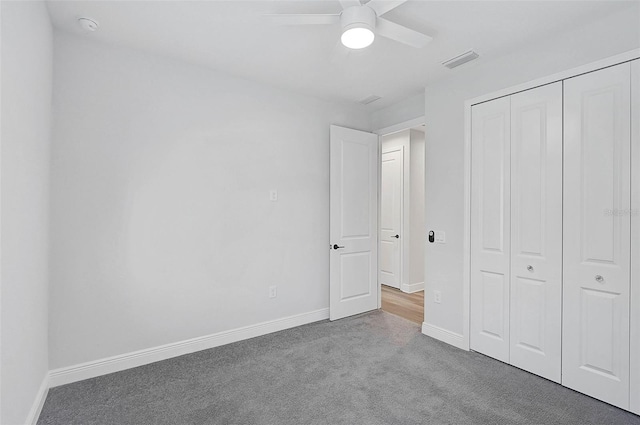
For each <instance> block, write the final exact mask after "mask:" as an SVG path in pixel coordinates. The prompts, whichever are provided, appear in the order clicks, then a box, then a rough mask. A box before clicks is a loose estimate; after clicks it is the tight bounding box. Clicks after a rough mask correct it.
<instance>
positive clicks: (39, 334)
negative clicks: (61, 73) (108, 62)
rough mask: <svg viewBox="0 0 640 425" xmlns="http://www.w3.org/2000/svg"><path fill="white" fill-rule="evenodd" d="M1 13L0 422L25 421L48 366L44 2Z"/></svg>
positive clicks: (5, 7) (47, 42) (7, 5)
mask: <svg viewBox="0 0 640 425" xmlns="http://www.w3.org/2000/svg"><path fill="white" fill-rule="evenodd" d="M0 8H1V13H2V38H1V39H2V113H1V120H2V125H1V126H0V127H1V128H2V130H1V137H2V139H1V140H2V145H1V165H0V169H1V177H0V178H1V181H2V187H1V193H2V195H1V204H2V207H1V210H0V212H1V214H2V225H1V227H0V235H1V250H2V265H1V270H2V271H1V273H0V275H1V276H0V279H1V280H0V283H1V289H0V291H1V295H0V299H1V308H0V310H1V314H0V323H1V326H2V329H1V331H0V334H1V335H2V340H1V343H0V346H1V350H0V359H1V360H0V376H1V377H2V382H1V385H0V391H1V394H0V396H1V400H2V406H0V407H1V408H0V411H1V412H2V413H1V416H0V423H2V424H22V423H25V422H26V421H27V420H28V419H29V416H30V415H32V414H33V413H34V412H32V404H33V403H34V400H36V399H37V394H38V391H39V389H40V388H41V386H42V384H43V381H44V379H45V377H46V374H47V372H48V369H49V365H48V360H47V350H48V347H47V286H48V279H49V270H48V259H47V256H48V249H49V246H48V245H49V227H48V223H49V145H50V143H49V140H50V127H51V126H50V122H51V72H52V70H51V67H52V33H51V25H50V23H49V16H48V13H47V10H46V7H45V5H44V3H42V2H6V1H3V2H1V3H0Z"/></svg>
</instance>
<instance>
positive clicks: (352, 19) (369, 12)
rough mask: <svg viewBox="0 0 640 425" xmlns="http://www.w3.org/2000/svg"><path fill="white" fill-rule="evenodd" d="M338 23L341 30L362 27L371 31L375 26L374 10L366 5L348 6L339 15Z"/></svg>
mask: <svg viewBox="0 0 640 425" xmlns="http://www.w3.org/2000/svg"><path fill="white" fill-rule="evenodd" d="M340 24H341V25H342V31H343V32H344V31H347V30H349V29H351V28H363V27H364V28H368V29H369V30H371V31H372V32H373V31H374V30H375V28H376V12H375V11H374V10H373V9H371V8H370V7H367V6H352V7H348V8H346V9H345V10H343V11H342V14H341V15H340Z"/></svg>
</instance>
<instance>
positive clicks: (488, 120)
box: [470, 97, 511, 362]
mask: <svg viewBox="0 0 640 425" xmlns="http://www.w3.org/2000/svg"><path fill="white" fill-rule="evenodd" d="M510 124H511V119H510V99H509V97H504V98H500V99H496V100H492V101H490V102H486V103H481V104H479V105H474V106H473V107H472V108H471V178H472V182H471V312H470V316H471V320H470V322H471V323H470V345H471V349H472V350H474V351H477V352H480V353H483V354H486V355H488V356H491V357H493V358H496V359H498V360H502V361H504V362H508V361H509V254H510V235H509V233H510V215H509V204H510V200H509V196H510V193H509V190H510V189H509V185H510V138H511V136H510Z"/></svg>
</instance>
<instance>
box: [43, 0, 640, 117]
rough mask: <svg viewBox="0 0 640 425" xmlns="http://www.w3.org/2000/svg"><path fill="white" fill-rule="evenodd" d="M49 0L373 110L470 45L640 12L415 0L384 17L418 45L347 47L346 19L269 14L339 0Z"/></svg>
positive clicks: (503, 49) (136, 40)
mask: <svg viewBox="0 0 640 425" xmlns="http://www.w3.org/2000/svg"><path fill="white" fill-rule="evenodd" d="M48 5H49V11H50V13H51V17H52V21H53V24H54V26H55V27H56V28H58V29H60V30H62V31H67V32H72V33H77V34H81V35H82V36H83V37H91V38H95V39H97V40H101V41H104V42H109V43H113V44H118V45H125V46H130V47H134V48H138V49H144V50H148V51H152V52H155V53H159V54H163V55H168V56H172V57H174V58H179V59H182V60H186V61H189V62H192V63H197V64H201V65H205V66H208V67H210V68H213V69H215V70H218V71H221V72H224V73H226V74H232V75H236V76H240V77H244V78H248V79H252V80H257V81H261V82H264V83H267V84H270V85H274V86H278V87H281V88H285V89H289V90H293V91H296V92H299V93H303V94H307V95H311V96H316V97H320V98H323V99H327V100H332V101H349V102H357V101H359V100H361V99H363V98H365V97H367V96H369V95H372V94H375V95H378V96H381V97H382V99H381V100H378V101H376V102H374V103H372V104H371V105H370V106H369V108H370V109H371V110H375V109H380V108H382V107H385V106H388V105H390V104H393V103H395V102H397V101H399V100H402V99H403V98H405V97H407V96H411V95H414V94H417V93H419V92H421V91H422V89H423V88H424V87H425V86H426V85H428V84H430V83H432V82H434V81H437V80H440V79H442V78H446V77H447V76H450V75H453V74H454V73H455V72H456V71H450V70H448V69H446V68H444V67H443V66H442V65H441V63H442V62H443V61H445V60H447V59H449V58H451V57H453V56H456V55H458V54H460V53H462V52H464V51H466V50H468V49H470V48H473V49H474V50H475V51H477V52H478V53H479V54H480V56H481V58H480V59H479V60H478V61H477V62H480V61H486V60H490V59H491V58H494V57H497V56H501V55H503V54H507V53H509V52H511V51H513V50H515V49H518V48H520V47H521V46H524V45H526V44H528V43H531V42H533V41H535V40H536V39H538V38H541V37H543V38H547V37H552V36H553V35H554V34H558V33H560V32H562V31H566V30H568V29H571V28H572V27H574V26H578V25H585V24H588V23H589V22H590V21H592V20H594V19H598V18H599V17H603V16H605V15H607V14H611V13H619V12H621V11H624V10H628V13H635V14H636V15H637V16H640V2H637V1H631V2H628V1H627V2H622V1H610V0H609V1H496V2H489V1H451V0H450V1H424V0H423V1H409V2H407V3H405V4H403V5H401V6H399V7H398V8H397V9H395V10H393V11H391V12H389V13H387V14H385V15H384V17H385V18H387V19H389V20H393V21H395V22H397V23H400V24H403V25H406V26H408V27H410V28H413V29H415V30H418V31H421V32H424V33H425V34H428V35H430V36H433V37H434V38H435V39H434V41H432V42H431V43H430V44H429V45H427V46H426V47H424V48H422V49H415V48H412V47H408V46H405V45H402V44H399V43H396V42H394V41H391V40H388V39H385V38H382V37H378V38H377V39H376V40H375V42H374V44H373V45H372V46H370V47H369V48H367V49H364V50H362V51H351V52H348V51H347V49H346V48H344V47H342V46H341V45H340V42H339V38H340V28H339V25H330V26H319V25H318V26H278V25H275V24H273V23H271V22H270V21H269V20H268V19H266V18H265V17H264V16H263V15H264V14H270V13H339V12H340V10H341V7H340V4H339V2H338V1H337V0H298V1H277V0H263V1H239V0H235V1H56V0H50V1H49V2H48ZM81 16H87V17H91V18H93V19H95V20H97V21H98V22H99V23H100V29H99V31H97V32H95V33H84V32H82V31H81V30H80V28H79V26H78V24H77V22H76V20H77V18H78V17H81ZM639 21H640V19H639ZM464 66H465V67H469V66H474V64H473V63H471V64H467V65H464ZM460 69H462V68H460Z"/></svg>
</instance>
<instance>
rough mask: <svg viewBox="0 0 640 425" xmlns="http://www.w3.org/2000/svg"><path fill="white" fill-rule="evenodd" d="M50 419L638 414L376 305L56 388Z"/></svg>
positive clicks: (303, 420)
mask: <svg viewBox="0 0 640 425" xmlns="http://www.w3.org/2000/svg"><path fill="white" fill-rule="evenodd" d="M38 424H39V425H47V424H49V425H51V424H60V425H62V424H64V425H73V424H82V425H97V424H109V425H114V424H131V425H146V424H149V425H151V424H266V425H270V424H273V425H283V424H295V425H302V424H350V425H352V424H367V425H376V424H394V425H396V424H397V425H401V424H456V425H459V424H581V425H584V424H640V417H639V416H636V415H633V414H631V413H628V412H625V411H623V410H620V409H617V408H615V407H613V406H610V405H608V404H606V403H602V402H600V401H598V400H595V399H592V398H590V397H587V396H585V395H582V394H579V393H577V392H575V391H572V390H569V389H567V388H564V387H562V386H560V385H557V384H554V383H552V382H550V381H547V380H545V379H542V378H539V377H537V376H535V375H532V374H529V373H527V372H524V371H522V370H520V369H516V368H514V367H511V366H509V365H506V364H503V363H501V362H499V361H496V360H493V359H490V358H487V357H485V356H482V355H480V354H477V353H473V352H466V351H462V350H459V349H456V348H453V347H451V346H448V345H447V344H444V343H442V342H439V341H436V340H434V339H431V338H429V337H427V336H424V335H422V334H421V333H420V329H419V326H418V325H416V324H415V323H412V322H410V321H408V320H405V319H402V318H400V317H397V316H394V315H392V314H388V313H384V312H382V311H376V312H372V313H368V314H364V315H360V316H355V317H351V318H347V319H343V320H338V321H336V322H328V321H323V322H317V323H313V324H309V325H305V326H300V327H297V328H294V329H289V330H285V331H282V332H277V333H274V334H270V335H266V336H262V337H258V338H253V339H250V340H246V341H241V342H237V343H234V344H229V345H225V346H222V347H217V348H213V349H210V350H205V351H200V352H197V353H194V354H189V355H185V356H181V357H177V358H174V359H170V360H165V361H161V362H157V363H152V364H149V365H146V366H142V367H138V368H135V369H129V370H126V371H123V372H118V373H113V374H110V375H106V376H101V377H98V378H93V379H88V380H85V381H81V382H76V383H73V384H69V385H64V386H60V387H56V388H52V389H51V390H50V391H49V395H48V397H47V400H46V402H45V405H44V408H43V411H42V414H41V416H40V419H39V421H38Z"/></svg>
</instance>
